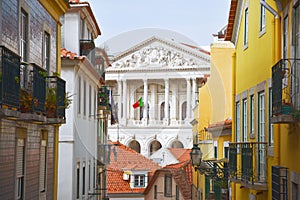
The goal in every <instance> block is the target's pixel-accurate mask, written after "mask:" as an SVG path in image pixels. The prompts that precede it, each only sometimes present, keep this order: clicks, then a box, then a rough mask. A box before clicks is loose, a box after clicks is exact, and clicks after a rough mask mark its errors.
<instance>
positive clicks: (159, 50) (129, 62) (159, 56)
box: [115, 47, 197, 68]
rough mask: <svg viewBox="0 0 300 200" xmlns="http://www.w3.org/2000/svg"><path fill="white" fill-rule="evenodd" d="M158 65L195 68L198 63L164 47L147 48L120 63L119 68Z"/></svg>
mask: <svg viewBox="0 0 300 200" xmlns="http://www.w3.org/2000/svg"><path fill="white" fill-rule="evenodd" d="M151 64H154V65H155V64H156V65H160V66H170V67H171V66H176V67H177V66H193V65H196V64H197V63H196V61H195V60H194V59H193V58H188V59H187V58H185V57H184V56H183V54H182V53H179V52H174V51H171V50H169V49H166V48H164V47H146V48H144V49H141V50H139V51H138V52H135V53H134V54H132V55H131V56H130V57H127V58H125V59H124V60H121V61H118V62H116V64H115V67H117V68H127V67H142V66H146V65H151Z"/></svg>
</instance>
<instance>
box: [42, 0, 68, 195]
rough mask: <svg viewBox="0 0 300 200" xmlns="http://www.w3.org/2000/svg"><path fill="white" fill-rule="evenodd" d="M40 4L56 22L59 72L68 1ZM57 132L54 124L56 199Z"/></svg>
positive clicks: (58, 70)
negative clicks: (62, 27) (63, 21)
mask: <svg viewBox="0 0 300 200" xmlns="http://www.w3.org/2000/svg"><path fill="white" fill-rule="evenodd" d="M39 2H40V3H41V5H42V6H43V7H44V8H45V9H46V10H47V11H48V13H49V14H50V15H51V16H52V17H53V19H54V20H55V21H56V22H57V27H56V28H57V29H56V30H57V35H56V50H55V51H56V54H57V56H56V63H57V71H56V72H57V73H58V74H60V70H61V58H60V57H61V56H60V53H61V51H60V49H61V22H60V17H61V16H62V15H63V14H64V13H66V11H67V9H68V8H69V4H68V1H66V0H55V1H48V0H39ZM58 134H59V126H56V129H55V138H54V140H55V141H54V158H55V160H54V175H53V176H54V178H53V179H54V180H53V182H54V186H53V199H57V181H58V179H57V176H58Z"/></svg>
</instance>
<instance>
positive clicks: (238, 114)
mask: <svg viewBox="0 0 300 200" xmlns="http://www.w3.org/2000/svg"><path fill="white" fill-rule="evenodd" d="M235 109H236V111H235V112H236V113H235V117H236V120H235V121H236V124H235V141H236V142H240V141H241V137H240V102H236V105H235Z"/></svg>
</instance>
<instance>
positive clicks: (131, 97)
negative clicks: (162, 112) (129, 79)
mask: <svg viewBox="0 0 300 200" xmlns="http://www.w3.org/2000/svg"><path fill="white" fill-rule="evenodd" d="M136 101H137V98H136V95H135V91H134V85H133V84H132V85H131V86H130V95H129V112H130V120H134V108H133V107H132V105H133V104H134V103H135V102H136Z"/></svg>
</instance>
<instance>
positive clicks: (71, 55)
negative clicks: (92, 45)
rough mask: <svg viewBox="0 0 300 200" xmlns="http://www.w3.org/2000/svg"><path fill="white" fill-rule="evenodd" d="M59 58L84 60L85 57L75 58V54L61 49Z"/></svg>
mask: <svg viewBox="0 0 300 200" xmlns="http://www.w3.org/2000/svg"><path fill="white" fill-rule="evenodd" d="M60 56H61V58H69V59H71V60H75V59H79V60H84V59H85V56H77V54H76V53H72V52H71V51H68V50H67V49H66V48H62V49H61V50H60Z"/></svg>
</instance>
